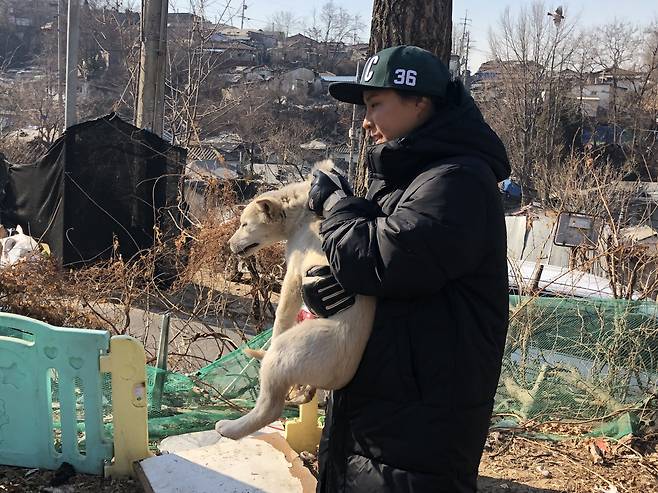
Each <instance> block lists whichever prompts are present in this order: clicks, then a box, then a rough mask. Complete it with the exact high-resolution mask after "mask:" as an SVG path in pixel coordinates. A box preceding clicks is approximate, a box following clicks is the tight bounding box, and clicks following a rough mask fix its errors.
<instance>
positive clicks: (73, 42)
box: [64, 0, 80, 128]
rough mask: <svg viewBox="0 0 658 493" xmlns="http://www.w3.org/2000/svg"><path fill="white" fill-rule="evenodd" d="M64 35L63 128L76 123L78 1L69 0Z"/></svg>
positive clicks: (78, 32) (78, 33) (78, 37)
mask: <svg viewBox="0 0 658 493" xmlns="http://www.w3.org/2000/svg"><path fill="white" fill-rule="evenodd" d="M66 27H67V29H66V32H67V35H66V107H65V108H64V128H69V127H71V126H73V125H75V124H76V123H77V116H76V99H77V91H78V47H79V43H80V0H69V13H68V20H67V26H66Z"/></svg>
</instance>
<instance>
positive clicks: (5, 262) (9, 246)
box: [0, 226, 40, 267]
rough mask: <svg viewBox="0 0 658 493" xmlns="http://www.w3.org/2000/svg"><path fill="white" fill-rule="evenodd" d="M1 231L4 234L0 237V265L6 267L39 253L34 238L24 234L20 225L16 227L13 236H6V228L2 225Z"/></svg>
mask: <svg viewBox="0 0 658 493" xmlns="http://www.w3.org/2000/svg"><path fill="white" fill-rule="evenodd" d="M2 231H4V235H5V236H4V237H2V238H0V267H8V266H10V265H14V264H16V263H18V262H19V261H20V260H21V259H29V258H32V257H36V256H37V255H38V254H39V252H40V250H39V244H38V243H37V242H36V240H35V239H34V238H32V237H31V236H29V235H26V234H24V233H23V228H21V227H20V226H17V227H16V231H17V233H16V234H15V235H13V236H6V235H7V230H5V229H4V227H3V228H2Z"/></svg>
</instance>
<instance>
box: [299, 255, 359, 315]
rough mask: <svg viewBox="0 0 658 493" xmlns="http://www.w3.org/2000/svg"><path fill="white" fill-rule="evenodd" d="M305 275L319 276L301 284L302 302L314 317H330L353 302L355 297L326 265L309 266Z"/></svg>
mask: <svg viewBox="0 0 658 493" xmlns="http://www.w3.org/2000/svg"><path fill="white" fill-rule="evenodd" d="M306 276H307V277H318V278H319V279H315V280H313V281H311V282H308V283H304V284H302V298H303V299H304V303H305V304H306V307H307V308H308V310H309V311H310V312H311V313H312V314H313V315H315V316H316V317H320V318H327V317H331V316H332V315H335V314H336V313H339V312H342V311H343V310H346V309H347V308H349V307H350V306H352V305H353V304H354V300H355V298H356V297H355V296H354V295H353V294H351V293H346V292H345V290H344V289H343V288H342V286H341V285H340V284H338V281H337V280H336V278H335V277H334V276H333V274H332V273H331V270H330V269H329V266H328V265H323V266H315V267H311V268H310V269H309V270H308V272H306Z"/></svg>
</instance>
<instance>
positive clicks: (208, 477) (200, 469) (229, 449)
mask: <svg viewBox="0 0 658 493" xmlns="http://www.w3.org/2000/svg"><path fill="white" fill-rule="evenodd" d="M270 431H271V429H270V428H264V429H263V431H262V432H258V433H255V434H254V435H251V436H249V437H246V438H243V439H242V440H238V441H234V440H230V439H227V438H223V437H220V436H219V435H218V434H217V433H215V432H214V431H204V432H198V433H188V434H186V435H180V436H177V437H169V438H167V439H165V440H163V442H162V443H161V446H160V450H162V451H167V452H168V453H165V454H163V455H160V456H157V457H150V458H148V459H145V460H143V461H140V462H139V463H138V464H137V465H136V470H137V475H138V477H139V478H140V480H141V481H142V485H143V486H144V488H145V491H147V492H148V493H312V492H314V491H315V487H316V481H315V478H314V477H313V476H312V475H311V473H310V471H309V470H308V469H307V468H306V467H304V465H303V463H302V460H301V459H300V457H299V456H298V455H297V453H295V451H293V450H292V449H291V448H290V446H289V445H288V443H287V442H286V441H285V439H284V438H283V436H282V434H281V433H279V432H274V433H271V432H270Z"/></svg>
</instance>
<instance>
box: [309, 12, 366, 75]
mask: <svg viewBox="0 0 658 493" xmlns="http://www.w3.org/2000/svg"><path fill="white" fill-rule="evenodd" d="M362 27H363V24H362V22H361V19H360V17H359V16H358V15H354V16H353V15H351V14H350V13H349V12H348V11H347V10H346V9H344V8H343V7H339V6H337V5H336V4H335V3H334V1H333V0H329V1H328V2H326V3H325V4H324V5H322V7H321V8H320V12H317V11H316V10H314V11H313V16H312V20H311V25H310V26H309V27H308V28H307V29H306V34H307V35H308V36H309V37H310V38H312V39H314V40H315V41H317V42H319V43H321V46H322V49H323V52H324V53H323V54H324V58H323V60H322V65H323V67H322V68H325V69H327V70H333V68H334V66H335V64H336V62H337V61H338V58H339V54H340V51H341V49H342V48H343V46H344V45H345V44H347V43H351V42H354V41H355V39H356V37H357V36H358V33H359V31H360V30H361V29H362Z"/></svg>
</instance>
